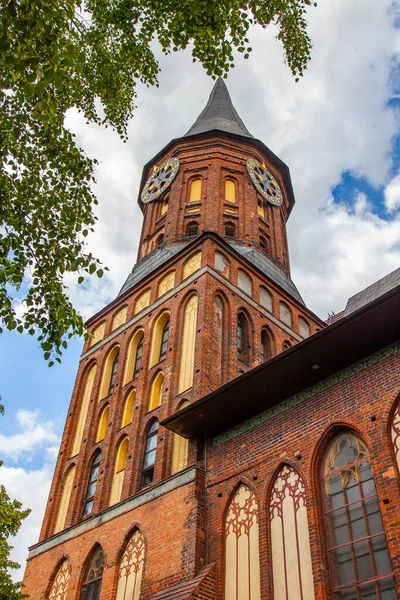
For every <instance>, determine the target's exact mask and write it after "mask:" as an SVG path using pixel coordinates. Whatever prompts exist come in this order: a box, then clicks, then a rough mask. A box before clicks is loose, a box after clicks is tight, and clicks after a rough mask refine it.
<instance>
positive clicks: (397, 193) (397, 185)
mask: <svg viewBox="0 0 400 600" xmlns="http://www.w3.org/2000/svg"><path fill="white" fill-rule="evenodd" d="M385 205H386V208H387V210H388V212H389V213H392V212H394V211H396V210H397V209H398V208H400V174H399V175H396V177H394V178H393V179H392V180H391V181H390V183H389V184H388V186H387V187H386V189H385Z"/></svg>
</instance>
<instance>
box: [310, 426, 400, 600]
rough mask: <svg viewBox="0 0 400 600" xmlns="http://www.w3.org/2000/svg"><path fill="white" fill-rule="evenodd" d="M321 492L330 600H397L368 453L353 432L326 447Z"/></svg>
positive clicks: (336, 438)
mask: <svg viewBox="0 0 400 600" xmlns="http://www.w3.org/2000/svg"><path fill="white" fill-rule="evenodd" d="M321 486H322V500H323V511H324V523H325V530H326V538H325V539H326V540H327V542H326V543H327V553H328V564H329V570H330V579H331V586H332V592H333V595H334V598H338V599H340V600H347V599H350V598H371V599H372V598H379V599H386V598H387V599H392V598H393V599H394V598H396V591H395V584H394V579H393V573H392V567H391V564H390V558H389V553H388V549H387V543H386V536H385V532H384V529H383V523H382V517H381V512H380V507H379V500H378V496H377V492H376V487H375V481H374V476H373V473H372V469H371V465H370V461H369V452H368V449H367V447H366V445H365V443H364V442H363V441H362V440H361V438H360V437H358V436H357V435H356V434H354V433H353V432H341V433H339V434H338V435H337V436H335V437H334V438H333V440H332V441H331V443H330V444H329V446H328V448H327V450H326V452H325V455H324V459H323V462H322V470H321Z"/></svg>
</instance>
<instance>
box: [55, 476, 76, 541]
mask: <svg viewBox="0 0 400 600" xmlns="http://www.w3.org/2000/svg"><path fill="white" fill-rule="evenodd" d="M75 471H76V467H75V465H73V466H72V467H70V468H69V470H68V472H67V475H66V477H65V480H64V486H63V491H62V495H61V501H60V506H59V509H58V514H57V520H56V525H55V527H54V533H58V532H59V531H61V530H62V529H64V525H65V521H66V518H67V514H68V507H69V501H70V499H71V492H72V487H73V485H74V480H75Z"/></svg>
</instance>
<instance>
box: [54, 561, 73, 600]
mask: <svg viewBox="0 0 400 600" xmlns="http://www.w3.org/2000/svg"><path fill="white" fill-rule="evenodd" d="M70 577H71V566H70V564H69V562H68V560H67V559H66V558H65V559H64V560H63V561H62V563H61V565H60V566H59V568H58V569H57V574H56V576H55V577H54V580H53V584H52V586H51V589H50V593H49V597H48V599H49V600H65V599H66V597H67V588H68V583H69V579H70Z"/></svg>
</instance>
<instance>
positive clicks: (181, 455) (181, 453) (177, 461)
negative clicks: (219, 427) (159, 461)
mask: <svg viewBox="0 0 400 600" xmlns="http://www.w3.org/2000/svg"><path fill="white" fill-rule="evenodd" d="M186 406H189V401H188V400H184V401H183V402H182V403H181V404H180V406H179V408H178V410H182V409H183V408H185V407H186ZM188 449H189V440H188V439H186V438H184V437H182V436H181V435H178V434H177V433H174V443H173V449H172V469H171V474H172V475H173V474H174V473H179V471H182V470H183V469H186V467H187V461H188Z"/></svg>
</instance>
